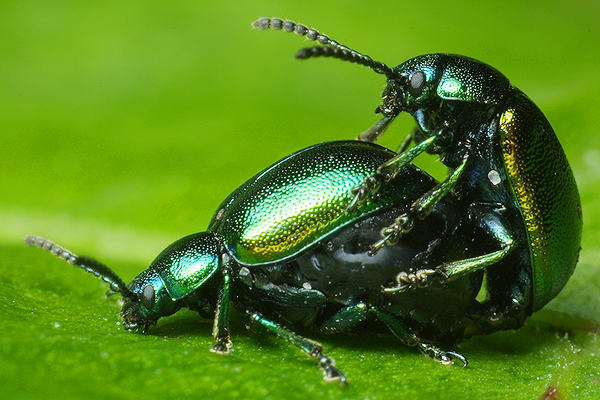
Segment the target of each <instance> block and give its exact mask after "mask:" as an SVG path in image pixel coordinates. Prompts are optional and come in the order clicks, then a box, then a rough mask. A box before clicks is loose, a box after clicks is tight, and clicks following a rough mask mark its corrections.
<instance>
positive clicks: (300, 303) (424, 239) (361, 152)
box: [25, 141, 493, 383]
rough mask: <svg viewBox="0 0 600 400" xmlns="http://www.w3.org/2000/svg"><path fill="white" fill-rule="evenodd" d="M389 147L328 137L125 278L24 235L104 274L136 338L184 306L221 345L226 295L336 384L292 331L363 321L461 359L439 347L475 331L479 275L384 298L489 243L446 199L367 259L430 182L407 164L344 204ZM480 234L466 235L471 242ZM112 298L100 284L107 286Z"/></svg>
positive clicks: (225, 347) (257, 180)
mask: <svg viewBox="0 0 600 400" xmlns="http://www.w3.org/2000/svg"><path fill="white" fill-rule="evenodd" d="M394 155H395V153H393V152H391V151H389V150H386V149H384V148H382V147H380V146H377V145H375V144H371V143H362V142H357V141H348V142H334V143H324V144H320V145H316V146H313V147H310V148H308V149H305V150H302V151H300V152H298V153H295V154H293V155H291V156H289V157H287V158H285V159H283V160H281V161H280V162H278V163H276V164H275V165H274V166H272V167H270V168H268V169H266V170H265V171H263V172H262V173H260V174H258V175H256V176H255V177H254V178H252V179H250V180H249V181H247V182H246V183H244V184H243V185H242V186H241V187H240V188H239V189H237V190H236V191H235V192H233V193H232V194H231V195H230V196H229V197H228V198H227V199H226V200H225V201H224V202H223V203H222V204H221V206H220V207H219V209H218V211H217V212H216V213H215V215H214V217H213V219H212V221H211V222H210V225H209V227H208V231H207V232H201V233H196V234H193V235H190V236H187V237H184V238H182V239H180V240H177V241H176V242H175V243H173V244H171V245H170V246H169V247H167V248H166V249H165V250H164V251H163V252H162V253H161V254H160V255H159V256H158V257H157V258H156V259H155V260H154V262H153V263H152V264H151V265H150V267H149V268H148V269H147V270H145V271H143V272H142V273H141V274H139V275H138V276H137V277H136V278H135V279H134V280H133V281H132V282H131V283H130V284H129V285H126V284H125V283H124V282H123V280H121V279H120V278H119V277H118V276H117V274H116V273H114V272H113V271H112V270H111V269H109V268H108V267H106V266H105V265H103V264H101V263H99V262H98V261H95V260H94V259H91V258H88V257H79V256H77V255H75V254H73V253H72V252H70V251H68V250H66V249H64V248H62V247H60V246H58V245H56V244H54V243H52V242H50V241H48V240H45V239H42V238H40V237H37V236H29V237H27V238H26V239H25V240H26V242H27V243H28V244H30V245H32V246H37V247H41V248H43V249H45V250H47V251H50V252H51V253H53V254H55V255H57V256H59V257H61V258H62V259H64V260H66V261H68V262H69V263H71V264H74V265H76V266H79V267H81V268H83V269H85V270H86V271H88V272H91V273H93V274H94V275H96V276H97V277H100V278H101V279H103V280H104V281H106V282H108V283H109V284H110V287H111V292H112V293H119V294H121V295H122V297H123V299H124V305H123V309H122V312H121V315H122V317H123V319H124V327H125V328H126V329H132V330H141V331H143V332H145V331H146V330H147V329H148V327H149V326H150V325H151V324H154V323H156V321H157V320H158V319H159V318H161V317H163V316H166V315H170V314H173V313H174V312H176V311H177V310H179V309H180V308H181V307H188V308H190V309H193V310H196V311H198V312H199V313H200V314H201V315H202V316H205V317H214V329H213V336H214V337H215V341H216V343H215V345H214V347H213V349H212V351H213V352H216V353H221V354H226V353H228V352H229V351H230V348H231V341H230V339H229V328H228V320H229V317H228V312H229V304H230V302H231V303H233V305H234V306H235V307H236V308H237V309H238V310H239V311H240V312H242V313H244V314H246V315H247V316H248V317H249V318H250V320H251V321H253V322H255V323H257V324H258V325H262V326H263V327H265V328H266V329H268V330H270V331H272V332H273V333H275V334H276V335H278V336H280V337H282V338H284V339H286V340H288V341H290V342H291V343H293V344H294V345H296V346H298V347H299V348H300V349H301V350H303V351H304V352H305V353H307V354H308V355H309V356H311V357H313V358H315V359H317V361H318V364H319V366H320V367H321V368H322V370H323V374H324V377H325V379H328V380H339V381H341V382H342V383H344V382H345V381H346V378H345V376H344V375H343V374H342V373H341V372H340V371H339V370H338V369H337V368H336V367H335V363H334V361H333V359H331V358H330V357H328V356H326V355H324V354H323V351H322V347H321V346H320V345H319V344H318V343H316V342H314V341H311V340H308V339H305V338H303V337H301V336H299V335H297V334H296V333H294V332H292V331H291V330H289V329H288V328H286V327H284V326H287V327H301V328H304V329H317V330H320V331H322V332H326V333H336V332H341V331H344V330H348V329H351V328H353V327H355V326H356V325H358V324H360V323H362V322H363V321H365V320H366V319H367V317H369V316H371V317H373V318H375V319H377V320H379V321H381V322H383V323H384V324H385V325H387V326H388V327H389V328H390V330H391V331H392V332H393V333H394V334H395V335H396V336H397V337H398V338H399V339H400V340H402V341H403V342H404V343H405V344H407V345H409V346H415V347H417V348H418V349H419V350H420V351H422V352H423V353H425V354H427V355H429V356H430V357H432V358H433V359H434V360H436V361H439V362H442V363H444V364H451V363H453V362H454V361H455V360H458V361H460V362H461V363H462V364H463V366H464V365H466V363H467V361H466V359H465V358H464V357H463V356H462V355H460V354H458V353H455V352H453V351H444V350H442V349H441V348H439V347H438V345H442V346H452V345H454V344H455V343H457V342H459V341H460V340H462V338H463V337H465V336H468V335H470V334H472V333H473V332H475V331H476V330H477V329H476V325H477V319H478V318H479V308H480V307H481V304H480V303H479V302H478V301H477V300H476V296H477V294H478V292H479V290H480V288H481V284H482V281H483V271H479V272H478V273H473V274H469V275H467V276H463V277H459V278H457V279H452V280H451V281H450V282H446V283H444V284H439V283H436V284H433V285H430V286H428V287H426V288H419V289H418V290H416V291H415V292H407V293H386V292H384V291H383V290H382V287H384V286H389V285H393V283H394V280H395V277H396V276H397V275H398V274H402V273H404V274H410V273H415V274H417V275H418V274H419V270H427V268H430V267H431V266H435V265H438V264H440V263H446V262H451V261H452V260H457V259H462V258H465V257H470V256H472V255H473V254H476V253H477V252H479V251H482V250H486V249H487V248H489V247H490V245H493V238H488V237H487V235H486V234H485V232H481V231H480V229H479V227H478V226H477V224H472V223H471V221H470V220H469V219H468V218H466V217H465V215H466V214H465V213H464V212H463V211H464V210H462V208H461V205H460V204H459V203H456V202H455V201H454V199H453V196H448V197H446V198H445V199H443V200H441V201H440V202H439V203H438V204H437V205H436V207H435V208H434V209H433V210H432V212H431V214H430V216H429V218H428V221H427V223H426V224H425V223H423V224H418V225H417V226H415V228H414V229H413V230H411V232H408V233H407V234H406V235H405V236H403V237H402V238H399V240H398V242H397V243H396V244H395V245H393V246H386V247H385V248H383V249H381V251H379V252H378V253H377V254H376V255H370V247H369V245H370V243H372V241H373V240H376V239H377V238H378V236H379V231H380V230H381V229H382V228H383V227H385V225H386V224H387V223H388V221H389V219H390V218H393V216H394V215H397V214H398V213H401V212H406V211H407V210H408V209H409V207H410V204H411V203H412V202H414V201H415V200H416V199H418V198H419V197H420V196H422V195H423V194H424V193H427V192H428V191H429V190H430V189H431V188H433V187H434V186H435V185H436V183H437V182H436V181H435V180H434V179H433V178H431V177H430V176H429V175H427V174H426V173H424V172H422V171H421V170H419V169H418V168H416V167H414V166H412V165H411V164H409V165H407V166H406V167H405V168H404V169H402V171H400V172H399V173H398V174H397V175H396V177H395V178H394V179H392V180H391V181H390V183H391V184H392V185H388V186H387V187H386V188H382V189H381V190H380V191H379V192H378V193H377V194H376V195H374V196H370V197H369V198H368V199H366V201H364V202H361V204H358V205H356V207H355V209H354V210H353V211H352V212H347V211H346V209H347V207H348V205H349V204H350V203H351V201H352V200H353V194H352V188H353V187H355V186H357V185H358V184H360V182H362V181H363V180H364V179H365V178H366V177H367V176H369V175H371V174H373V173H374V172H375V171H376V169H377V167H378V166H379V165H380V164H381V163H384V162H386V161H387V160H389V159H391V158H392V157H393V156H394ZM474 237H479V238H481V239H482V240H480V241H478V242H476V243H475V242H474V241H473V238H474ZM109 293H110V292H109Z"/></svg>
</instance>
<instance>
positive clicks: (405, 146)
mask: <svg viewBox="0 0 600 400" xmlns="http://www.w3.org/2000/svg"><path fill="white" fill-rule="evenodd" d="M417 130H419V128H415V129H413V131H412V132H411V133H409V134H408V135H406V137H404V139H402V142H400V145H398V148H397V149H396V153H404V152H405V151H406V150H407V149H408V147H409V146H410V144H411V143H412V141H413V139H414V138H415V132H416V131H417Z"/></svg>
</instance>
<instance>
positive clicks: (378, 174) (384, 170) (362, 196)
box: [346, 135, 439, 212]
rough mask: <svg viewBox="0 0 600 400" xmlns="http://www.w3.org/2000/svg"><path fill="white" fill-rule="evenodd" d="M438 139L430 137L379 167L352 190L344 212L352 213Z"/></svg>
mask: <svg viewBox="0 0 600 400" xmlns="http://www.w3.org/2000/svg"><path fill="white" fill-rule="evenodd" d="M438 139H439V136H437V135H435V136H431V137H429V138H427V139H426V140H424V141H422V142H421V143H419V144H418V145H416V146H415V147H412V148H411V149H409V150H407V151H405V152H403V153H400V154H398V155H396V156H394V157H392V158H390V159H389V160H388V161H386V162H385V163H383V164H382V165H380V166H379V168H377V171H375V173H374V174H373V175H370V176H368V177H366V178H365V180H364V182H363V183H362V184H361V185H360V186H358V187H356V188H354V189H353V190H352V194H353V195H354V198H353V199H352V201H351V202H350V204H349V205H348V207H346V211H347V212H351V211H353V210H354V209H355V208H356V207H357V206H358V205H359V204H362V203H364V202H365V201H366V200H367V198H368V197H369V196H370V195H373V194H375V193H377V192H378V191H379V188H380V187H381V185H382V184H385V183H387V182H389V181H391V180H392V179H394V178H395V177H396V176H397V175H398V174H399V173H400V171H402V169H403V168H404V167H405V166H406V165H407V164H408V163H409V162H411V161H412V160H413V159H414V158H415V157H417V156H418V155H419V154H421V153H423V152H425V151H427V150H428V149H429V148H431V146H433V144H434V143H435V142H436V140H438Z"/></svg>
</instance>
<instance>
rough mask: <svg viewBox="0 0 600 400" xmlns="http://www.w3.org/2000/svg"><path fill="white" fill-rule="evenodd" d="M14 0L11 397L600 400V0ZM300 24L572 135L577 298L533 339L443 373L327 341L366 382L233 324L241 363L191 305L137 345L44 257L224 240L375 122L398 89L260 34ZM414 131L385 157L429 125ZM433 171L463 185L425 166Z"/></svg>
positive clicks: (1, 162)
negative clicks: (508, 96) (255, 197)
mask: <svg viewBox="0 0 600 400" xmlns="http://www.w3.org/2000/svg"><path fill="white" fill-rule="evenodd" d="M286 3H287V4H280V2H273V1H260V2H252V3H247V4H244V3H240V4H238V3H236V4H235V5H234V4H233V3H230V4H228V3H222V4H220V3H219V4H218V3H214V4H211V3H206V2H198V1H183V2H169V3H163V2H153V1H137V2H136V1H134V2H110V1H109V2H106V1H91V2H69V1H54V2H44V1H39V0H37V1H36V0H31V1H27V0H25V1H4V2H2V3H1V4H0V37H2V38H3V39H2V40H0V171H2V174H1V175H0V176H1V178H0V183H1V185H0V187H1V189H0V221H2V224H0V248H1V250H0V251H1V252H0V254H1V255H2V256H1V257H0V332H1V334H0V365H1V368H0V397H2V398H6V399H48V398H63V399H69V398H73V399H81V398H86V399H108V398H110V399H134V398H135V399H139V398H142V399H144V398H167V397H168V398H174V399H179V398H202V397H205V398H210V399H218V398H223V399H231V398H244V399H280V398H281V399H283V398H286V399H296V398H298V399H306V398H319V399H390V398H392V399H393V398H419V399H438V398H444V399H446V398H460V399H480V398H485V399H504V398H528V399H537V398H541V397H542V396H543V395H544V393H549V387H555V388H557V390H558V392H559V393H560V394H561V396H562V397H563V398H573V399H596V398H600V363H598V362H597V357H598V355H599V354H600V341H599V340H598V335H599V333H598V332H599V329H600V328H599V326H600V322H599V320H600V317H599V316H598V310H600V297H599V296H598V283H597V282H600V269H599V268H598V263H599V262H598V260H599V259H600V243H599V242H600V241H599V237H600V235H599V231H600V208H599V207H596V206H595V203H596V202H597V198H598V195H599V189H600V135H598V133H599V132H600V123H599V122H598V117H597V116H598V109H599V107H600V100H599V97H598V92H599V89H600V83H599V82H600V81H599V80H598V51H599V50H600V49H599V48H598V43H600V26H599V25H598V20H600V18H599V17H600V12H599V6H598V5H597V4H596V3H594V2H580V3H578V4H577V5H576V6H573V5H571V3H567V2H565V3H564V4H559V3H552V4H549V3H548V2H543V1H531V2H526V3H523V2H510V1H509V2H503V3H502V4H499V3H486V2H475V1H455V2H452V3H445V2H435V1H424V2H418V3H414V2H413V3H403V2H397V1H389V2H386V1H384V2H378V3H372V4H365V3H364V2H347V1H340V0H336V1H332V2H321V3H319V4H318V5H315V4H312V5H311V4H305V3H298V2H291V1H290V2H286ZM273 15H281V16H284V17H286V16H289V17H293V18H294V19H298V20H299V22H303V23H306V24H314V26H315V27H316V28H318V29H320V30H322V31H323V32H326V33H328V34H330V35H331V36H332V37H333V38H334V39H336V40H338V41H340V42H342V43H344V44H348V45H350V46H353V47H356V48H357V49H358V50H361V51H364V52H366V53H367V54H369V55H371V56H373V58H374V59H377V60H382V61H386V62H388V63H390V64H391V65H395V64H399V63H400V62H402V61H404V60H406V59H408V58H410V57H412V56H415V55H418V54H422V53H428V52H436V51H440V52H451V53H461V54H466V55H469V56H471V57H474V58H478V59H481V60H483V61H485V62H487V63H489V64H491V65H494V66H495V67H496V68H498V69H499V70H500V71H502V72H503V73H505V74H506V75H507V76H509V77H510V79H511V81H512V82H513V84H515V85H516V86H518V87H519V88H521V89H522V90H523V91H524V92H525V93H527V94H528V95H529V96H530V97H531V98H532V99H533V100H534V101H535V102H536V104H538V105H539V106H540V108H541V109H542V110H544V112H545V113H546V115H547V116H548V118H549V120H550V122H551V123H552V125H553V126H554V128H555V130H556V132H557V134H558V136H559V139H560V141H561V143H562V144H563V147H564V148H565V152H566V153H567V156H568V158H569V160H570V162H571V166H572V168H573V170H574V172H575V175H576V178H577V180H578V184H579V188H580V193H581V198H582V205H583V213H584V221H585V224H584V233H583V243H582V246H583V250H582V252H581V259H580V262H579V265H578V267H577V269H576V270H575V273H574V275H573V277H572V279H571V280H570V282H569V283H568V285H567V287H566V288H565V289H564V290H563V292H561V293H560V295H559V296H558V297H557V298H556V299H555V300H553V301H552V302H551V303H550V304H548V305H547V306H546V307H545V308H544V309H543V310H541V311H540V312H538V313H536V314H535V315H533V316H532V317H531V318H530V319H529V320H528V321H527V323H526V324H525V326H524V327H523V328H521V329H519V330H517V331H507V332H500V333H497V334H493V335H489V336H480V337H474V338H472V339H469V340H466V341H464V342H463V343H462V344H461V345H460V346H459V348H458V349H457V350H458V351H460V352H461V353H462V354H464V355H466V356H467V357H468V358H469V360H470V364H469V366H468V367H467V368H464V369H461V368H459V367H452V366H443V365H441V364H437V363H435V362H433V361H431V360H430V359H428V358H426V357H423V356H422V355H421V354H419V353H418V352H416V351H415V350H414V349H410V348H406V347H405V346H403V345H402V344H401V343H399V342H398V341H397V340H395V339H394V338H393V337H392V336H391V335H387V334H380V333H377V332H362V333H356V334H354V335H336V336H332V337H329V336H319V335H310V334H309V336H310V337H311V338H314V339H316V340H319V341H320V342H322V343H323V345H324V347H325V349H326V350H327V353H328V354H329V355H330V356H332V357H334V358H335V359H336V360H337V365H338V367H339V368H340V369H341V370H342V371H343V372H344V373H345V374H346V375H347V377H348V379H349V382H350V384H349V385H348V386H347V387H343V388H340V387H339V386H338V385H336V384H331V383H327V382H324V381H323V380H322V379H321V373H320V371H319V369H318V368H317V366H316V363H315V361H314V360H311V359H309V358H308V357H306V356H305V355H303V354H301V353H300V352H299V351H298V350H297V349H295V348H293V347H292V346H290V345H288V344H287V343H282V342H280V341H279V340H277V338H272V337H270V336H267V335H265V334H264V332H255V331H252V330H250V331H249V330H247V329H246V328H245V326H246V321H245V320H244V319H243V317H242V316H241V315H239V314H234V315H233V316H232V318H233V326H232V340H233V342H234V346H235V350H234V351H233V353H232V354H231V355H230V356H227V357H223V356H219V355H216V354H212V353H210V352H209V351H208V349H210V347H211V346H212V337H211V335H210V332H211V329H212V321H209V320H205V319H202V318H200V317H199V316H198V315H197V314H194V313H191V312H186V311H183V312H180V313H178V314H176V315H174V316H172V317H169V318H165V319H164V320H161V321H160V322H159V323H158V325H157V326H156V327H152V328H151V330H150V332H149V334H148V335H141V334H133V333H130V332H126V331H124V330H123V329H122V327H121V325H120V320H119V317H118V312H119V309H120V307H119V305H118V302H117V299H116V298H115V297H112V298H109V299H108V300H104V299H103V294H104V293H105V291H106V290H107V287H106V285H105V284H103V283H102V282H100V281H98V280H96V279H93V278H92V277H91V276H90V275H87V274H85V273H83V272H81V271H80V270H77V269H75V268H73V267H71V266H69V265H68V264H66V263H64V262H62V261H60V260H57V259H54V258H53V257H50V256H49V255H48V254H44V253H42V252H41V251H39V250H36V249H31V248H27V247H26V246H25V245H24V244H23V242H22V238H23V237H24V236H25V235H26V234H29V233H33V234H40V235H42V236H46V237H48V238H51V239H53V240H56V241H57V242H58V243H60V244H64V245H65V246H67V247H68V248H69V249H71V250H73V251H75V252H77V253H78V254H88V255H91V256H93V257H96V258H98V259H99V260H100V261H103V262H105V263H107V264H108V265H110V266H111V267H112V268H114V269H115V270H116V271H117V272H118V273H119V274H120V275H122V276H123V278H124V279H125V280H126V281H129V280H130V279H131V278H132V277H134V276H135V275H137V273H138V272H140V271H141V270H143V269H145V268H146V266H147V265H149V264H150V262H151V261H152V259H153V258H154V257H155V256H156V255H157V254H158V253H159V252H160V251H161V250H162V249H163V248H164V247H166V245H168V244H169V243H171V242H173V241H174V240H176V239H178V238H180V237H183V236H185V235H187V234H190V233H193V232H198V231H202V230H204V229H206V226H207V223H208V221H209V220H210V218H211V216H212V214H213V213H214V211H215V208H216V207H217V205H218V204H220V202H221V201H222V200H223V199H224V198H225V197H226V196H227V195H228V194H229V193H230V192H231V191H233V190H234V189H235V188H236V187H237V186H239V185H240V184H241V183H242V182H244V181H245V180H246V179H248V178H249V177H251V176H253V175H254V174H255V173H256V172H258V171H260V170H261V169H263V168H264V167H266V166H267V165H270V164H272V163H273V162H275V161H277V160H278V159H280V158H282V157H284V156H285V155H287V154H290V153H292V152H294V151H296V150H298V149H300V148H303V147H306V146H308V145H311V144H314V143H317V142H321V141H328V140H338V139H349V138H352V137H354V136H355V135H356V134H357V133H359V132H361V131H362V130H364V129H366V128H367V127H369V126H370V125H372V124H373V123H374V122H375V121H376V116H375V115H373V114H372V110H373V109H374V108H375V107H376V106H377V105H378V104H380V101H381V100H380V91H381V89H382V88H383V86H384V81H383V79H382V77H381V76H380V75H377V74H374V73H372V72H370V71H368V70H367V69H365V68H364V67H359V66H356V65H350V64H348V63H341V62H339V61H337V60H309V61H304V62H301V61H296V60H294V59H293V57H292V56H293V54H294V52H295V51H296V50H297V49H299V48H301V47H303V46H306V45H307V42H304V41H303V40H302V39H301V38H298V37H295V35H292V34H287V33H283V32H259V31H254V30H252V29H251V28H250V23H251V22H252V21H253V20H254V19H255V18H258V17H261V16H273ZM412 124H413V123H412V121H411V120H410V119H409V118H407V117H404V118H399V120H398V121H396V122H394V124H393V126H392V127H391V128H390V132H389V133H388V134H387V135H386V137H385V138H384V141H383V144H384V145H388V146H390V147H392V148H394V147H395V146H396V145H397V144H398V143H399V142H400V141H401V139H402V138H403V137H404V134H405V133H406V132H408V131H409V130H410V129H411V126H412ZM419 163H420V165H422V166H423V167H424V168H425V169H427V170H428V171H433V173H435V174H436V176H438V177H441V176H443V175H444V173H445V172H444V171H443V169H442V168H441V166H440V163H439V162H435V161H433V159H426V160H425V161H423V160H422V159H421V158H420V159H419Z"/></svg>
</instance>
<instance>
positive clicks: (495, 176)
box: [488, 169, 502, 186]
mask: <svg viewBox="0 0 600 400" xmlns="http://www.w3.org/2000/svg"><path fill="white" fill-rule="evenodd" d="M488 179H489V180H490V182H492V185H494V186H495V185H497V184H499V183H500V182H502V179H501V178H500V174H499V173H498V171H496V170H495V169H493V170H491V171H490V172H488Z"/></svg>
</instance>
